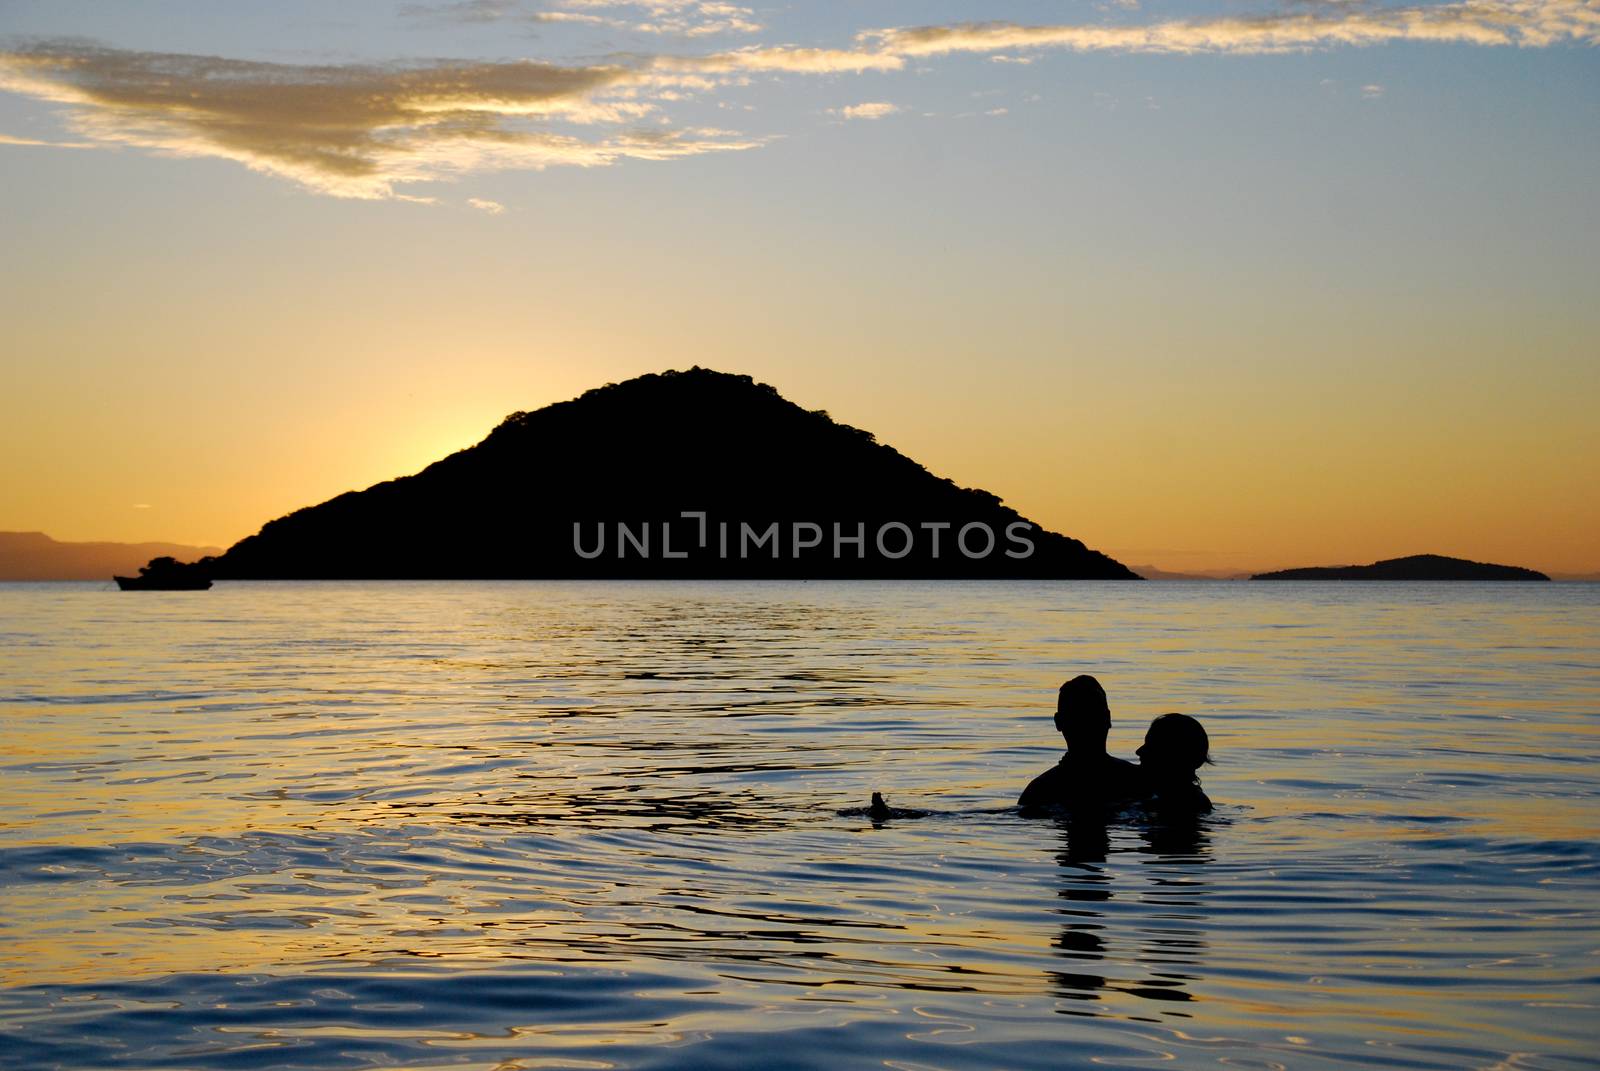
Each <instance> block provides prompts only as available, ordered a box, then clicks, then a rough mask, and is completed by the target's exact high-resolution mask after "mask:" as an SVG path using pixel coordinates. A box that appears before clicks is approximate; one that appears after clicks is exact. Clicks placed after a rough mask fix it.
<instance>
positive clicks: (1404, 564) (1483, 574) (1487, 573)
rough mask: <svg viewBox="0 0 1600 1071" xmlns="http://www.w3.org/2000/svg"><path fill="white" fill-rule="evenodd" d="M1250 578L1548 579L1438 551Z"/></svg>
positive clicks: (1511, 566)
mask: <svg viewBox="0 0 1600 1071" xmlns="http://www.w3.org/2000/svg"><path fill="white" fill-rule="evenodd" d="M1250 579H1251V580H1549V579H1550V578H1549V577H1548V576H1546V575H1544V574H1543V573H1541V572H1538V571H1536V570H1533V569H1523V568H1521V567H1520V566H1516V565H1492V564H1490V563H1488V562H1472V561H1467V560H1466V559H1464V558H1447V557H1445V556H1444V555H1442V554H1413V555H1411V556H1410V557H1409V558H1389V559H1386V560H1384V561H1381V562H1373V563H1372V564H1371V565H1332V566H1321V567H1317V568H1310V569H1280V570H1278V571H1277V572H1274V573H1257V574H1256V575H1254V576H1252V577H1251V578H1250Z"/></svg>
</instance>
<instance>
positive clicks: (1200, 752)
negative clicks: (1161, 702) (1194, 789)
mask: <svg viewBox="0 0 1600 1071" xmlns="http://www.w3.org/2000/svg"><path fill="white" fill-rule="evenodd" d="M1134 754H1136V755H1138V756H1139V765H1141V766H1143V767H1146V768H1147V769H1150V770H1152V771H1154V772H1155V773H1157V774H1158V775H1160V776H1163V777H1185V778H1189V779H1191V780H1192V779H1193V778H1194V776H1195V771H1196V770H1198V769H1200V767H1201V766H1204V765H1205V764H1206V763H1208V762H1210V761H1211V741H1210V739H1208V738H1207V736H1206V731H1205V728H1204V727H1203V726H1201V724H1200V723H1199V722H1198V721H1195V720H1194V719H1193V718H1191V717H1189V715H1187V714H1163V715H1161V716H1160V717H1159V718H1157V719H1156V720H1155V721H1153V722H1151V723H1150V728H1149V729H1148V730H1147V731H1146V732H1145V734H1144V744H1143V746H1141V747H1140V748H1139V749H1138V750H1137V751H1136V752H1134Z"/></svg>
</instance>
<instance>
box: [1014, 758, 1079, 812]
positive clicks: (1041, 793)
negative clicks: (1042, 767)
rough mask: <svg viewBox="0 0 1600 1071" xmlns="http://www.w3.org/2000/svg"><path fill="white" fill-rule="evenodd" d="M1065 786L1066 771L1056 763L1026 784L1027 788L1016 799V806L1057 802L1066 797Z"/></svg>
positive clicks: (1066, 780)
mask: <svg viewBox="0 0 1600 1071" xmlns="http://www.w3.org/2000/svg"><path fill="white" fill-rule="evenodd" d="M1067 785H1068V779H1067V771H1066V769H1065V768H1064V765H1063V763H1059V762H1058V763H1056V765H1054V766H1052V767H1050V768H1049V769H1048V770H1046V771H1044V773H1042V774H1040V775H1039V776H1037V777H1035V778H1034V779H1033V780H1032V781H1029V782H1028V787H1027V788H1025V789H1023V790H1022V795H1021V796H1019V797H1017V805H1018V806H1019V807H1033V806H1044V805H1048V804H1051V803H1056V802H1059V801H1060V800H1061V799H1062V798H1063V797H1064V796H1065V795H1066V790H1067Z"/></svg>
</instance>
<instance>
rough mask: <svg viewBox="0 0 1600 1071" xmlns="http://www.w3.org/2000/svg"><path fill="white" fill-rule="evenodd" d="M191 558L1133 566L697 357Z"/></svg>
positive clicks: (909, 569)
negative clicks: (695, 362) (213, 553)
mask: <svg viewBox="0 0 1600 1071" xmlns="http://www.w3.org/2000/svg"><path fill="white" fill-rule="evenodd" d="M1088 463H1090V462H1086V464H1088ZM199 564H200V565H202V566H203V567H204V568H205V569H206V570H208V575H210V576H212V577H215V578H216V579H218V580H233V579H448V578H457V579H467V578H479V579H498V578H503V579H522V578H527V579H540V578H579V579H591V578H608V577H609V578H652V579H653V578H712V579H723V578H729V579H731V578H747V579H759V578H952V579H953V578H984V579H1002V578H1028V579H1095V580H1137V579H1139V577H1138V576H1137V575H1136V574H1135V573H1133V572H1132V571H1130V570H1129V569H1128V568H1127V567H1126V566H1124V565H1122V564H1121V563H1119V562H1117V561H1115V560H1113V559H1112V558H1110V557H1108V556H1106V555H1105V554H1101V553H1099V552H1098V551H1094V550H1090V549H1089V548H1087V547H1085V546H1084V545H1083V544H1082V543H1081V542H1079V541H1078V540H1076V539H1071V538H1068V537H1067V536H1064V535H1060V534H1058V533H1055V532H1051V531H1047V530H1045V529H1043V528H1041V527H1040V526H1038V525H1037V524H1034V523H1033V522H1031V521H1029V520H1028V519H1027V518H1025V517H1023V516H1021V515H1020V514H1018V513H1017V512H1016V511H1015V510H1012V509H1009V508H1008V507H1006V506H1005V505H1003V504H1002V503H1001V501H1000V499H999V498H998V497H996V496H995V495H993V494H991V493H989V492H987V491H983V490H978V489H975V488H963V487H958V486H957V485H956V484H954V483H952V482H951V481H950V480H948V479H942V478H940V477H938V476H935V475H933V474H932V473H930V472H928V471H927V470H926V469H924V468H923V467H922V466H921V465H919V464H917V463H916V462H915V461H912V460H911V459H910V458H907V457H905V456H904V455H903V454H900V453H899V452H898V451H896V450H894V449H892V448H890V447H888V446H885V445H883V444H881V443H879V442H877V441H876V439H875V438H874V436H873V435H872V433H870V432H867V431H862V430H861V429H859V428H853V427H850V426H848V425H845V424H840V423H838V422H837V421H835V420H833V419H832V418H831V417H830V416H829V415H828V414H827V413H826V412H825V411H822V410H813V411H808V410H806V409H803V408H801V407H800V406H798V405H795V404H794V403H792V402H789V401H787V400H785V399H784V398H783V397H781V396H780V395H779V394H778V392H777V391H776V390H774V389H773V388H772V387H770V386H767V385H765V384H762V383H757V382H755V381H753V380H752V379H751V378H750V377H749V376H741V375H730V374H727V373H722V372H714V371H711V370H709V369H704V368H691V369H689V370H688V371H681V372H664V373H661V374H658V375H646V376H641V377H639V378H637V379H631V380H628V381H626V382H624V383H615V384H609V385H607V386H604V387H600V388H598V389H595V390H591V391H589V392H587V393H586V394H584V395H582V396H581V397H579V398H576V399H574V400H572V401H567V402H559V403H557V404H554V405H550V406H546V407H545V408H543V409H540V410H538V411H537V412H532V413H524V412H518V413H512V414H511V415H510V416H508V417H507V418H506V419H505V420H504V421H503V422H502V423H501V424H500V425H499V426H498V427H496V428H495V429H494V430H493V431H492V432H490V434H489V435H488V437H487V438H485V439H484V440H483V441H482V442H480V443H478V444H477V445H476V446H472V447H469V448H467V449H465V450H461V451H459V452H457V453H454V454H451V455H450V456H449V457H446V458H444V459H443V460H441V461H438V462H435V463H434V464H432V465H429V466H428V467H427V468H426V469H424V470H423V471H421V472H419V473H417V474H415V475H413V476H404V477H401V478H399V479H394V480H389V481H386V482H384V483H379V484H376V485H374V486H372V487H369V488H367V489H366V490H364V491H351V492H347V493H345V494H342V495H339V496H338V497H336V498H332V499H329V500H328V501H326V502H322V503H320V504H318V505H314V506H309V507H306V508H304V509H300V510H296V511H295V512H293V513H290V514H288V515H287V516H284V517H280V518H278V519H277V520H273V521H269V522H268V523H267V524H266V525H264V526H263V527H262V528H261V531H260V532H259V533H257V534H256V535H253V536H249V537H247V538H245V539H242V540H240V541H239V542H238V543H235V544H234V545H233V546H232V547H230V548H228V550H227V551H226V552H225V553H223V554H221V555H219V556H217V557H215V558H213V559H206V560H203V561H202V562H201V563H199Z"/></svg>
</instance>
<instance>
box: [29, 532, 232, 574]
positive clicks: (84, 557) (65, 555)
mask: <svg viewBox="0 0 1600 1071" xmlns="http://www.w3.org/2000/svg"><path fill="white" fill-rule="evenodd" d="M220 553H221V550H220V549H219V548H217V547H191V546H186V545H184V544H181V543H66V542H62V541H60V540H56V539H51V538H50V537H49V536H47V535H45V534H44V533H43V532H0V580H104V579H106V578H107V577H109V576H111V575H112V574H113V573H133V572H137V571H138V569H139V567H140V566H141V565H143V564H145V563H146V562H148V561H150V560H151V559H154V558H163V557H167V558H184V559H187V560H189V561H193V560H194V559H195V558H198V557H201V556H202V555H206V554H220Z"/></svg>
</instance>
